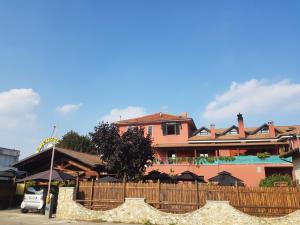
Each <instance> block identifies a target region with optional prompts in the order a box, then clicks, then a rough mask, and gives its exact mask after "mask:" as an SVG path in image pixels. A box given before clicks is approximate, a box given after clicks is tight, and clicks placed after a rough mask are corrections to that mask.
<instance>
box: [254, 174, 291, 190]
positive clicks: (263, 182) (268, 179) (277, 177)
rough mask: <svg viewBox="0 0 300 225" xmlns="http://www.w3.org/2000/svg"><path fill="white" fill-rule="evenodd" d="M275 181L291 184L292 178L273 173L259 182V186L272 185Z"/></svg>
mask: <svg viewBox="0 0 300 225" xmlns="http://www.w3.org/2000/svg"><path fill="white" fill-rule="evenodd" d="M275 182H287V183H288V185H289V186H291V185H292V179H291V177H290V176H289V175H282V174H273V175H271V176H269V177H266V178H265V179H263V180H261V181H260V183H259V186H260V187H273V186H274V183H275Z"/></svg>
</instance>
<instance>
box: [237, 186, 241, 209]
mask: <svg viewBox="0 0 300 225" xmlns="http://www.w3.org/2000/svg"><path fill="white" fill-rule="evenodd" d="M236 192H237V205H238V206H241V205H240V192H239V186H236Z"/></svg>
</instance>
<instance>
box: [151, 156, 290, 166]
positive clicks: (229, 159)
mask: <svg viewBox="0 0 300 225" xmlns="http://www.w3.org/2000/svg"><path fill="white" fill-rule="evenodd" d="M290 163H292V157H288V158H284V159H282V158H280V157H279V156H277V155H271V156H269V157H267V158H259V157H257V156H252V155H248V156H219V157H175V158H174V157H163V158H160V159H156V160H155V161H154V162H153V164H155V165H158V164H162V165H164V164H167V165H168V164H171V165H172V164H176V165H178V164H192V165H219V164H290Z"/></svg>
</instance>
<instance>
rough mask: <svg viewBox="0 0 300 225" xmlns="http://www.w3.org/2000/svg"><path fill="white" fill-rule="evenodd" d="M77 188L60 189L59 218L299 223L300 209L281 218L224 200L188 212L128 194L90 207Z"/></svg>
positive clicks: (189, 224) (205, 224)
mask: <svg viewBox="0 0 300 225" xmlns="http://www.w3.org/2000/svg"><path fill="white" fill-rule="evenodd" d="M73 196H74V188H70V187H61V188H60V189H59V196H58V206H57V213H56V217H57V218H62V219H73V220H92V221H99V222H100V221H108V222H123V223H140V224H143V223H145V222H147V221H149V222H151V223H152V224H162V225H170V224H172V225H173V224H174V225H175V224H176V225H234V224H236V225H246V224H247V225H248V224H251V225H262V224H263V225H271V224H272V225H290V224H300V210H298V211H296V212H293V213H291V214H289V215H287V216H283V217H278V218H260V217H255V216H250V215H247V214H245V213H243V212H240V211H238V210H237V209H235V208H233V207H232V206H230V205H229V203H228V202H224V201H207V203H206V205H205V206H203V207H202V208H200V209H198V210H196V211H194V212H191V213H186V214H172V213H165V212H162V211H159V210H158V209H156V208H154V207H152V206H150V205H148V204H147V203H145V201H144V199H142V198H126V199H125V202H124V203H123V204H122V205H120V206H119V207H117V208H114V209H111V210H107V211H93V210H89V209H87V208H85V207H83V206H82V205H80V204H78V203H76V202H75V201H74V200H73Z"/></svg>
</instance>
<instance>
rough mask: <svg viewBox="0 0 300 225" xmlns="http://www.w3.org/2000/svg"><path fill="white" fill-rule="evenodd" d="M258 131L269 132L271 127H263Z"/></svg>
mask: <svg viewBox="0 0 300 225" xmlns="http://www.w3.org/2000/svg"><path fill="white" fill-rule="evenodd" d="M257 133H261V134H268V133H269V129H268V127H263V128H261V129H260V130H259V131H258V132H257Z"/></svg>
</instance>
